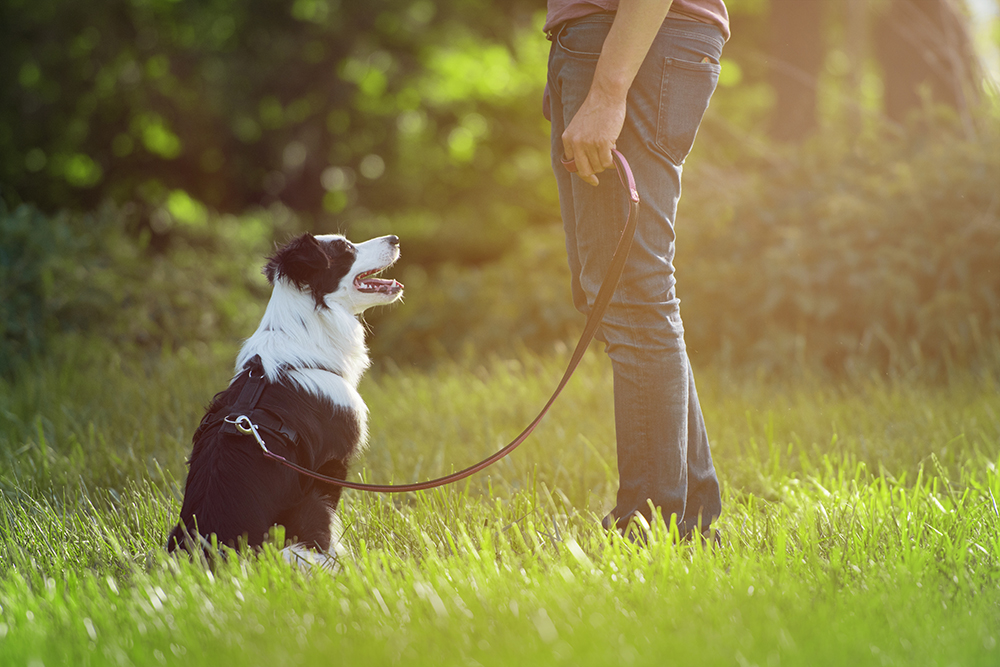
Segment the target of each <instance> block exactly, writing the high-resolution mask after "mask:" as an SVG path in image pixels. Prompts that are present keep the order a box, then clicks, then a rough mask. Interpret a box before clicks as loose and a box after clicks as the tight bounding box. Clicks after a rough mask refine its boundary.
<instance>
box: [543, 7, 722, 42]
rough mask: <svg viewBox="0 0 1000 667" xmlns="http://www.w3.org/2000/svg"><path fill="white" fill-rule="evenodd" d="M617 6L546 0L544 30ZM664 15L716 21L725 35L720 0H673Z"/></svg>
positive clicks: (712, 22) (700, 20) (704, 21)
mask: <svg viewBox="0 0 1000 667" xmlns="http://www.w3.org/2000/svg"><path fill="white" fill-rule="evenodd" d="M617 9H618V0H548V14H547V15H546V17H545V31H546V32H548V31H549V30H551V29H553V28H555V27H556V26H558V25H559V24H560V23H562V22H563V21H568V20H570V19H576V18H580V17H581V16H587V15H588V14H596V13H597V12H613V11H615V10H617ZM667 16H669V17H673V18H680V19H689V20H692V21H698V22H700V23H711V24H714V25H717V26H719V29H720V30H722V35H723V37H724V38H725V39H727V40H728V39H729V12H728V11H726V4H725V2H724V0H674V3H673V4H672V5H670V13H669V14H668V15H667Z"/></svg>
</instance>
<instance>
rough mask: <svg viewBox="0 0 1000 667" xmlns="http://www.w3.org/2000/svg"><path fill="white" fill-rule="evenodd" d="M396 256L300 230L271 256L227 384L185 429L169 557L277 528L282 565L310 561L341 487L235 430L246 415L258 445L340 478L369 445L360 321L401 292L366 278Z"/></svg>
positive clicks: (390, 250) (256, 542) (376, 243)
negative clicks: (262, 301) (257, 318)
mask: <svg viewBox="0 0 1000 667" xmlns="http://www.w3.org/2000/svg"><path fill="white" fill-rule="evenodd" d="M398 257H399V239H398V238H397V237H395V236H383V237H381V238H376V239H372V240H370V241H366V242H365V243H359V244H353V243H351V242H349V241H348V240H347V239H345V238H344V237H342V236H338V235H326V236H313V235H311V234H304V235H302V236H300V237H298V238H296V239H294V240H293V241H291V242H290V243H288V244H287V245H285V246H284V247H282V248H280V249H279V250H278V251H277V253H276V254H275V255H274V256H273V257H271V258H270V259H269V261H268V262H267V264H266V266H265V267H264V274H265V275H266V276H267V280H268V282H269V283H271V285H272V286H273V292H272V295H271V300H270V302H269V303H268V305H267V310H266V311H265V313H264V317H263V319H262V320H261V323H260V326H259V327H258V328H257V331H256V332H255V333H254V334H253V336H251V337H250V338H249V339H247V341H246V343H244V345H243V348H242V349H241V350H240V353H239V355H238V356H237V358H236V372H237V375H236V377H235V378H234V379H233V380H232V381H231V382H230V384H229V387H228V388H227V389H226V390H225V391H222V392H221V393H219V394H217V395H216V396H215V398H214V399H213V400H212V403H211V405H210V406H209V408H208V411H207V414H206V415H205V418H204V419H202V422H201V425H200V426H199V427H198V429H197V431H196V432H195V434H194V438H193V440H194V448H193V450H192V452H191V457H190V460H189V466H190V469H189V471H188V477H187V483H186V486H185V489H184V503H183V506H182V507H181V516H180V522H179V523H178V524H177V527H176V528H174V530H173V531H172V532H171V533H170V536H169V537H168V538H167V550H168V551H174V550H176V549H178V548H181V549H186V550H188V551H190V552H195V550H196V549H199V548H200V549H204V550H205V551H206V552H208V551H210V549H211V547H210V545H211V537H210V536H212V535H214V536H215V539H216V541H217V543H218V544H219V545H227V546H230V547H234V548H237V547H238V546H240V545H241V543H242V542H243V541H244V540H245V542H246V544H247V545H248V546H250V547H252V548H256V547H259V546H260V545H261V544H262V543H263V542H264V540H265V539H266V538H267V536H268V532H269V531H270V530H271V528H272V527H273V526H275V525H280V526H284V528H285V536H286V541H288V542H290V543H291V544H292V545H293V546H292V547H291V549H290V551H291V557H289V553H287V552H288V551H289V550H286V553H285V555H286V558H288V559H289V560H293V559H296V558H297V557H303V558H305V559H306V560H309V561H313V556H315V555H318V554H316V553H315V552H317V551H318V552H321V553H323V554H325V553H327V552H329V550H330V548H331V546H332V545H334V544H335V542H336V538H337V535H336V534H335V533H336V528H335V526H336V524H335V523H334V521H335V515H334V512H335V510H336V508H337V503H338V501H339V500H340V492H341V487H339V486H336V485H332V484H324V483H322V482H318V481H315V480H313V479H311V478H309V477H306V476H303V475H300V474H299V473H297V472H295V471H294V470H292V469H291V468H288V467H286V466H284V465H281V464H280V463H277V462H275V461H273V460H270V459H267V458H265V457H264V454H263V452H262V451H261V449H260V446H259V445H258V443H257V441H256V439H255V438H254V437H253V435H247V434H246V433H244V432H241V431H239V430H237V429H236V428H235V426H234V424H233V422H234V421H235V418H236V417H237V416H238V415H239V414H246V416H248V417H249V418H250V420H251V421H252V422H253V423H254V424H255V425H256V426H258V427H259V433H260V435H261V436H262V438H263V439H264V441H265V443H266V445H267V448H268V449H269V450H271V451H272V452H275V453H277V454H280V455H282V456H284V457H285V458H286V459H288V460H290V461H293V462H295V463H297V464H298V465H300V466H304V467H306V468H309V469H310V470H314V471H316V472H318V473H320V474H323V475H327V476H332V477H338V478H341V479H344V478H345V477H346V475H347V466H348V464H349V463H350V461H351V459H352V458H353V457H354V456H355V455H356V454H357V453H358V452H360V451H361V450H362V449H363V447H364V445H365V441H366V438H367V419H368V409H367V407H366V406H365V404H364V401H362V400H361V396H360V395H359V394H358V391H357V386H358V381H359V380H360V379H361V375H362V373H364V371H365V369H366V368H367V367H368V351H367V349H366V348H365V341H364V333H365V332H364V326H363V324H362V323H361V322H360V321H359V319H358V316H359V315H360V314H361V313H362V312H364V311H365V310H366V309H367V308H370V307H372V306H376V305H381V304H388V303H391V302H393V301H396V300H397V299H399V298H400V296H401V295H402V293H403V286H402V285H401V284H400V283H398V282H396V281H395V280H383V279H380V278H376V277H375V275H376V274H377V273H379V272H380V271H382V270H384V269H386V268H388V267H389V266H391V265H392V264H393V263H394V262H395V261H396V259H397V258H398Z"/></svg>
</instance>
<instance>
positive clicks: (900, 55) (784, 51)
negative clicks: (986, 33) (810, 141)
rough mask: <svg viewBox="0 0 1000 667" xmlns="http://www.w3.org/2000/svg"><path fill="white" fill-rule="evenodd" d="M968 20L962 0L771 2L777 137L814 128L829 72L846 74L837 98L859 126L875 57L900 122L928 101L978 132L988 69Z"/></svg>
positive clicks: (887, 105)
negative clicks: (977, 110)
mask: <svg viewBox="0 0 1000 667" xmlns="http://www.w3.org/2000/svg"><path fill="white" fill-rule="evenodd" d="M967 21H968V18H967V12H966V11H965V9H964V6H963V5H962V2H961V0H882V1H876V0H846V1H839V2H829V1H828V0H770V1H769V15H768V23H769V28H770V37H769V41H768V45H767V47H768V51H767V60H768V65H769V81H770V83H771V85H772V87H773V90H774V95H775V104H774V111H773V113H772V117H771V123H770V135H771V136H772V137H773V138H774V139H777V140H779V141H789V142H797V141H801V140H802V139H804V138H806V137H807V136H809V135H810V134H812V133H813V132H815V130H816V129H817V128H818V118H817V92H818V90H819V89H820V84H821V81H822V80H823V78H824V69H825V70H827V72H829V71H830V70H834V71H835V72H836V74H837V76H839V77H840V78H841V79H842V81H843V83H842V90H841V91H840V93H839V95H838V96H837V97H838V99H839V101H840V106H842V107H846V109H845V112H844V116H845V117H846V118H848V119H852V121H851V122H849V123H848V125H849V126H851V129H852V130H856V129H857V119H858V115H859V114H858V109H859V108H860V105H861V104H862V97H863V93H862V90H861V88H862V74H863V72H864V70H865V68H866V66H867V65H866V62H867V60H868V59H869V57H871V56H874V58H875V59H876V61H877V63H878V65H879V67H880V68H881V75H882V77H881V78H882V89H883V91H884V93H883V96H882V98H883V99H882V109H881V111H882V112H883V113H884V114H885V116H886V117H887V118H888V119H890V120H892V121H895V122H897V123H901V122H903V121H904V120H905V119H906V117H907V116H908V114H909V113H910V112H912V111H914V110H918V109H925V108H926V106H925V101H926V102H931V103H936V104H944V105H947V106H949V107H951V108H952V109H954V110H956V111H957V112H958V114H959V117H960V118H961V119H962V121H963V123H965V125H966V126H967V128H969V129H971V128H972V109H973V108H974V107H975V105H976V103H977V102H978V99H979V95H980V91H981V87H982V70H981V67H980V64H979V61H978V57H977V55H976V53H975V50H974V48H973V46H972V40H971V38H970V36H969V31H968V26H967ZM871 47H873V48H871Z"/></svg>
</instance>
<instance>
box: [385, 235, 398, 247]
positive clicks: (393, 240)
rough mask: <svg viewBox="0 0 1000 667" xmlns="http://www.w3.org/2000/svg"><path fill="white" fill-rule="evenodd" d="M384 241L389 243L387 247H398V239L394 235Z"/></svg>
mask: <svg viewBox="0 0 1000 667" xmlns="http://www.w3.org/2000/svg"><path fill="white" fill-rule="evenodd" d="M385 240H386V241H387V242H388V243H389V245H399V237H398V236H396V235H392V236H386V237H385Z"/></svg>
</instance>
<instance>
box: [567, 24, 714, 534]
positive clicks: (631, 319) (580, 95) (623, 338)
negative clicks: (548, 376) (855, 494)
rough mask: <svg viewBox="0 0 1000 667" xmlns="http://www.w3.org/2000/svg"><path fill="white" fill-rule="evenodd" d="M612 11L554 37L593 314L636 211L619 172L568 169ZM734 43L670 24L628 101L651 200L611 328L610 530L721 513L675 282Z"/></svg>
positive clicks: (637, 166) (635, 166) (574, 215)
mask: <svg viewBox="0 0 1000 667" xmlns="http://www.w3.org/2000/svg"><path fill="white" fill-rule="evenodd" d="M613 20H614V14H606V13H602V14H593V15H590V16H586V17H583V18H580V19H576V20H573V21H569V22H567V23H565V24H563V25H562V26H560V27H559V28H558V29H557V30H556V31H555V32H554V34H553V35H552V36H551V39H552V49H551V52H550V54H549V72H548V77H549V78H548V85H549V96H550V99H549V104H550V110H551V116H552V166H553V171H554V172H555V175H556V180H557V181H558V184H559V203H560V207H561V209H562V217H563V225H564V228H565V232H566V249H567V252H568V254H569V265H570V271H571V273H572V280H573V300H574V303H575V305H576V307H577V308H578V309H579V310H580V311H582V312H583V313H584V314H586V313H588V312H589V309H590V307H591V306H592V304H593V303H594V299H595V297H596V296H597V291H598V289H599V288H600V285H601V281H602V280H603V278H604V274H605V272H606V271H607V268H608V265H609V264H610V261H611V256H612V254H613V253H614V249H615V244H616V243H617V241H618V237H619V235H620V234H621V230H622V229H623V227H624V225H625V219H626V215H627V213H628V202H627V199H626V194H625V191H624V189H623V188H622V185H621V183H619V181H618V178H617V176H616V175H615V174H614V171H613V170H612V171H605V172H604V173H603V174H600V175H599V178H600V181H601V184H600V185H599V186H597V187H593V186H591V185H588V184H587V183H584V182H583V181H582V180H581V179H579V178H577V177H575V176H571V175H570V174H569V173H568V172H567V171H566V170H565V169H564V168H563V166H562V165H561V164H560V162H559V159H560V157H561V156H562V154H563V150H562V140H561V136H562V133H563V130H565V129H566V125H567V124H568V123H569V121H570V120H571V119H572V118H573V115H574V114H575V113H576V112H577V110H578V109H579V108H580V105H581V104H582V103H583V100H584V98H585V97H586V96H587V92H588V91H589V89H590V84H591V81H592V79H593V75H594V68H595V65H596V64H597V59H598V56H599V55H600V52H601V47H602V46H603V44H604V38H605V37H606V36H607V34H608V30H609V28H610V27H611V22H612V21H613ZM722 45H723V37H722V33H721V32H720V31H719V29H718V28H716V27H715V26H712V25H708V24H702V23H695V22H692V21H685V20H679V19H673V18H668V19H667V20H666V21H665V22H664V24H663V27H662V28H661V29H660V32H659V34H658V36H657V37H656V39H655V40H654V42H653V46H652V47H651V49H650V51H649V54H648V55H647V57H646V59H645V61H644V62H643V64H642V67H641V68H640V69H639V73H638V75H637V76H636V78H635V81H634V82H633V84H632V87H631V89H630V90H629V94H628V103H627V112H626V118H625V127H624V129H623V130H622V133H621V135H620V136H619V138H618V142H617V148H618V150H620V151H621V152H622V153H623V154H624V155H625V157H626V158H627V159H628V160H629V163H630V165H631V167H632V170H633V172H634V174H635V179H636V185H637V187H638V190H639V196H640V197H641V198H642V203H641V205H640V207H639V221H638V227H637V229H636V234H635V240H634V242H633V245H632V250H631V252H630V253H629V259H628V264H627V265H626V267H625V272H624V275H623V276H622V280H621V283H620V284H619V286H618V289H617V291H616V292H615V295H614V297H613V298H612V300H611V304H610V305H609V306H608V310H607V312H606V314H605V315H604V319H603V321H602V323H601V329H600V333H599V338H600V339H601V340H602V341H603V342H604V343H605V345H606V351H607V353H608V356H609V357H610V358H611V363H612V367H613V370H614V394H615V396H614V398H615V430H616V438H617V448H618V474H619V488H618V498H617V505H616V507H615V508H614V510H612V512H611V514H609V515H608V517H607V518H606V519H605V523H604V525H605V527H607V528H611V527H613V526H614V525H617V526H618V527H619V528H621V529H624V528H625V527H626V526H627V524H628V521H629V520H630V518H631V517H632V516H633V515H634V514H642V515H643V516H645V517H646V518H647V520H652V518H653V510H651V506H652V507H653V508H656V509H655V511H656V512H659V513H661V515H662V516H663V518H664V520H666V521H667V522H668V523H669V521H670V520H671V515H674V516H676V521H677V525H678V528H679V529H680V533H681V535H687V534H690V533H692V532H693V531H696V530H705V529H707V528H708V526H709V525H710V524H711V522H712V521H714V520H715V519H716V518H717V517H718V516H719V514H720V513H721V511H722V501H721V498H720V495H719V481H718V478H717V477H716V474H715V467H714V466H713V464H712V455H711V452H710V450H709V444H708V436H707V434H706V432H705V421H704V418H703V417H702V413H701V406H700V405H699V403H698V394H697V392H696V391H695V384H694V375H693V374H692V372H691V364H690V362H689V360H688V356H687V349H686V347H685V345H684V326H683V324H682V322H681V315H680V300H679V299H678V298H677V293H676V280H675V278H674V265H673V259H674V240H675V235H674V217H675V215H676V212H677V201H678V199H679V198H680V194H681V170H682V165H683V163H684V159H685V157H687V154H688V152H689V151H690V150H691V146H692V145H693V143H694V138H695V134H696V133H697V131H698V126H699V125H700V123H701V119H702V116H703V115H704V113H705V109H706V108H707V107H708V101H709V99H710V98H711V96H712V93H713V91H714V90H715V86H716V83H717V82H718V76H719V58H720V56H721V54H722Z"/></svg>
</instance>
